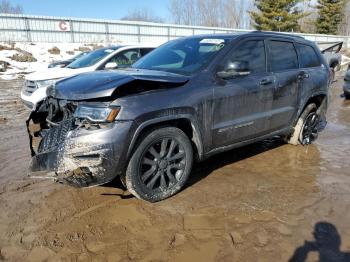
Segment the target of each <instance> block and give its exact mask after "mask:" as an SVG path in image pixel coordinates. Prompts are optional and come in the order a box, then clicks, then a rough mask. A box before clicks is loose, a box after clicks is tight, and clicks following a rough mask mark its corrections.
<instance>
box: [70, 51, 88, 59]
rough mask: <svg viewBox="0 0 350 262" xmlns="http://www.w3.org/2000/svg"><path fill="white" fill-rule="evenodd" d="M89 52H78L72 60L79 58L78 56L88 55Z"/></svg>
mask: <svg viewBox="0 0 350 262" xmlns="http://www.w3.org/2000/svg"><path fill="white" fill-rule="evenodd" d="M88 53H89V52H81V53H80V54H77V55H76V56H73V58H72V60H77V59H78V58H80V57H82V56H84V55H87V54H88Z"/></svg>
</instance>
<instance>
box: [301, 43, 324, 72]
mask: <svg viewBox="0 0 350 262" xmlns="http://www.w3.org/2000/svg"><path fill="white" fill-rule="evenodd" d="M296 47H297V50H298V54H299V64H300V67H301V68H307V67H318V66H321V61H320V59H319V58H318V56H317V54H316V52H315V49H313V48H312V47H311V46H308V45H303V44H296Z"/></svg>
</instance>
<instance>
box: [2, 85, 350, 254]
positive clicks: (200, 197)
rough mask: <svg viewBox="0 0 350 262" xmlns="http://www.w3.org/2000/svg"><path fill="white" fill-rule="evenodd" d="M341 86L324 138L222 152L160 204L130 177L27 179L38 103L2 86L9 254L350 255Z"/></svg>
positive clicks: (348, 124) (348, 144)
mask: <svg viewBox="0 0 350 262" xmlns="http://www.w3.org/2000/svg"><path fill="white" fill-rule="evenodd" d="M339 79H340V78H339ZM341 85H342V80H339V81H338V82H336V83H335V84H334V86H333V88H332V102H331V105H330V109H329V112H328V126H327V128H326V130H325V131H324V132H323V133H322V134H321V135H320V138H319V139H318V141H317V143H315V144H314V145H310V146H307V147H299V146H298V147H294V146H290V145H286V144H284V143H282V142H281V141H280V140H276V139H271V140H268V141H264V142H261V143H257V144H254V145H251V146H247V147H244V148H241V149H236V150H233V151H229V152H226V153H223V154H220V155H217V156H214V157H212V158H210V159H208V160H207V161H205V162H204V163H201V164H200V165H197V166H196V167H195V170H194V172H193V175H192V177H191V180H190V182H189V185H188V187H187V188H186V189H185V190H183V191H182V192H180V193H179V194H177V195H176V196H174V197H172V198H170V199H168V200H165V201H162V202H160V203H156V204H149V203H146V202H143V201H140V200H137V199H135V198H133V197H132V196H131V195H129V194H128V192H125V191H124V190H123V189H122V187H121V185H120V184H119V183H118V181H115V182H113V183H112V184H109V185H106V186H101V187H95V188H91V189H74V188H71V187H67V186H63V185H60V184H56V183H52V182H50V181H43V180H32V179H29V178H26V168H27V166H28V164H29V159H30V158H29V150H28V146H27V139H28V138H27V135H26V132H25V124H24V120H25V117H26V114H27V113H28V111H27V110H26V109H25V108H24V107H23V106H22V105H21V103H19V102H13V101H19V90H20V89H19V88H20V86H21V83H20V82H1V83H0V90H1V95H0V108H1V109H0V117H4V118H6V119H7V120H6V121H3V122H1V123H0V126H1V127H0V132H1V135H0V209H1V213H0V250H1V253H0V255H1V257H0V260H1V259H4V260H9V261H288V260H289V259H290V258H292V256H294V257H297V258H300V257H298V256H300V255H301V256H304V257H305V256H306V257H307V259H308V260H307V261H317V260H319V259H322V258H323V259H325V257H324V256H325V255H324V254H326V256H327V255H328V256H331V257H332V258H334V257H339V258H340V257H343V258H345V257H346V255H347V254H346V252H350V223H349V221H350V161H349V152H350V102H346V101H344V99H343V98H341V97H340V94H341ZM12 102H13V103H12ZM0 121H1V120H0ZM315 237H316V238H317V239H318V240H316V239H315ZM322 239H323V240H322ZM327 241H328V242H327ZM322 256H323V257H322ZM328 260H329V259H328ZM296 261H298V260H296ZM325 261H327V257H326V260H325ZM339 261H341V260H339Z"/></svg>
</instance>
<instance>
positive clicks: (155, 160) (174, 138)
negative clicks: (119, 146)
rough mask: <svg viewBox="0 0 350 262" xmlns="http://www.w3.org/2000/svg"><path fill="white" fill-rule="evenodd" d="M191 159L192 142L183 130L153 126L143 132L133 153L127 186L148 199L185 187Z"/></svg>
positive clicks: (157, 197)
mask: <svg viewBox="0 0 350 262" xmlns="http://www.w3.org/2000/svg"><path fill="white" fill-rule="evenodd" d="M192 162H193V149H192V145H191V142H190V140H189V138H188V137H187V136H186V134H185V133H184V132H183V131H181V130H180V129H178V128H176V127H162V128H159V129H156V130H153V131H151V132H150V133H146V134H144V136H143V137H142V138H141V139H140V142H139V143H138V145H137V146H136V149H135V150H134V152H133V155H132V156H131V159H130V161H129V164H128V167H127V170H126V173H125V182H126V187H127V189H128V190H129V191H130V192H131V193H132V194H133V195H134V196H136V197H137V198H140V199H143V200H146V201H149V202H157V201H160V200H163V199H166V198H168V197H170V196H172V195H174V194H176V193H177V192H178V191H180V190H181V189H182V188H183V186H184V185H185V183H186V181H187V179H188V177H189V174H190V172H191V169H192Z"/></svg>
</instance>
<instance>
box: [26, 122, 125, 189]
mask: <svg viewBox="0 0 350 262" xmlns="http://www.w3.org/2000/svg"><path fill="white" fill-rule="evenodd" d="M130 126H131V122H116V123H114V124H111V125H110V126H109V127H105V128H101V129H99V130H87V129H85V128H77V129H75V130H70V131H68V132H66V133H64V134H63V137H60V135H56V134H55V135H54V136H53V135H52V134H53V133H54V132H56V133H57V132H58V131H57V130H54V129H53V130H51V129H50V130H49V131H48V134H46V136H47V137H46V138H45V136H44V138H43V140H42V141H41V142H40V146H39V152H38V153H36V155H35V156H33V157H32V160H31V164H30V176H32V177H36V176H40V177H42V174H43V173H51V174H54V175H50V176H48V178H54V179H55V180H56V181H58V182H61V183H65V184H69V185H72V186H76V187H88V186H96V185H100V184H104V183H107V182H109V181H111V180H113V179H114V178H115V177H116V176H117V175H118V174H120V173H121V172H123V171H124V168H125V163H126V157H125V155H126V152H127V149H128V146H127V145H128V143H127V141H128V139H129V138H128V134H129V129H130ZM49 132H51V134H49ZM50 135H51V136H52V137H53V138H50V137H48V136H50ZM50 139H57V140H60V139H61V141H60V142H59V143H58V144H57V145H56V146H53V147H50V146H47V143H49V142H50V141H49V142H48V140H50ZM40 147H41V148H40Z"/></svg>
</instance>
